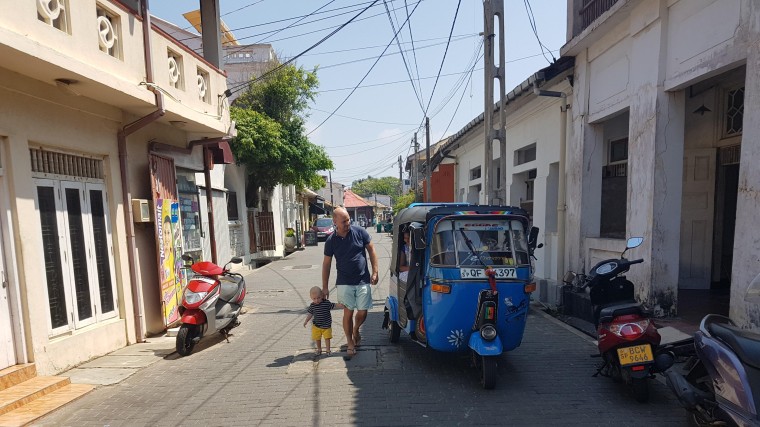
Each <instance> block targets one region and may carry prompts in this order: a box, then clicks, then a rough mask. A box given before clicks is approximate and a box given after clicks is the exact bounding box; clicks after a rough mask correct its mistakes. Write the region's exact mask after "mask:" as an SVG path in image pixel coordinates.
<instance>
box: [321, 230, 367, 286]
mask: <svg viewBox="0 0 760 427" xmlns="http://www.w3.org/2000/svg"><path fill="white" fill-rule="evenodd" d="M371 240H372V239H371V238H370V237H369V233H367V230H365V229H364V228H362V227H356V226H353V225H352V226H351V228H350V229H349V230H348V234H346V237H340V236H339V235H338V233H337V232H335V233H333V234H332V235H330V237H328V238H327V241H326V242H325V256H330V257H335V268H336V269H337V270H338V277H337V279H336V280H335V284H337V285H358V284H359V283H360V282H364V283H369V282H370V275H369V270H368V269H367V253H366V250H365V249H364V247H365V246H367V245H369V243H370V241H371Z"/></svg>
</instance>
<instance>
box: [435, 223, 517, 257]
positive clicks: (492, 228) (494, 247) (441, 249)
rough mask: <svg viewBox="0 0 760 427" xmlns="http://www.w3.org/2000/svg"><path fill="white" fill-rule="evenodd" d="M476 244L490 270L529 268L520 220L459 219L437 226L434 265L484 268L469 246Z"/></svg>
mask: <svg viewBox="0 0 760 427" xmlns="http://www.w3.org/2000/svg"><path fill="white" fill-rule="evenodd" d="M463 233H464V235H466V236H467V239H469V240H470V242H472V246H473V247H474V249H475V250H476V251H477V252H479V253H480V259H482V260H483V262H484V263H485V264H486V265H489V266H501V265H524V264H529V263H530V259H529V257H528V241H527V233H526V232H525V226H524V225H523V223H522V222H521V221H519V220H516V219H496V220H494V219H471V218H468V219H455V220H451V221H446V220H444V221H441V222H439V223H438V224H437V225H436V228H435V234H433V240H432V244H431V254H432V258H431V260H430V262H431V264H436V265H449V266H457V265H463V266H480V265H481V263H480V261H479V260H478V257H477V255H476V254H474V253H473V252H472V251H471V250H470V248H469V247H468V246H467V242H466V239H465V238H464V235H463Z"/></svg>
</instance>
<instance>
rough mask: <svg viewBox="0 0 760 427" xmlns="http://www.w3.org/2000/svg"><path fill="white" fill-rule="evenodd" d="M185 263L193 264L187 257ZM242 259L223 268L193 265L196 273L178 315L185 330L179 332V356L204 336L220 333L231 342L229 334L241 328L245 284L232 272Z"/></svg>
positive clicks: (210, 264) (237, 259)
mask: <svg viewBox="0 0 760 427" xmlns="http://www.w3.org/2000/svg"><path fill="white" fill-rule="evenodd" d="M182 259H184V260H186V261H192V258H189V256H187V255H183V257H182ZM241 262H243V259H242V258H239V257H234V258H232V259H231V260H230V261H229V262H228V263H227V264H225V265H224V267H219V266H218V265H216V264H214V263H212V262H209V261H200V262H196V263H194V264H193V265H192V266H191V267H190V268H191V269H192V270H193V272H194V273H195V276H193V277H192V278H191V279H190V282H189V283H188V284H187V287H186V288H185V291H184V292H183V294H182V304H181V305H180V307H179V313H180V316H181V319H182V326H180V328H179V331H178V332H177V353H179V354H180V356H187V355H189V354H190V353H192V351H193V347H195V344H197V343H198V342H199V341H200V340H201V338H203V336H205V335H209V334H212V333H214V332H216V331H219V332H220V333H221V334H222V335H224V337H225V339H227V342H229V338H228V334H229V332H230V330H231V329H232V328H234V327H236V326H238V325H240V322H239V321H238V315H239V314H240V310H241V309H242V308H243V299H245V280H244V279H243V276H242V275H240V274H238V273H232V272H230V271H229V268H228V266H229V265H230V264H240V263H241Z"/></svg>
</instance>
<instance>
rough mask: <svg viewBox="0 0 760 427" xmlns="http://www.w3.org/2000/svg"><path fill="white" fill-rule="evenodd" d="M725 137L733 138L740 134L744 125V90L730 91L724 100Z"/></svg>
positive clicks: (741, 88)
mask: <svg viewBox="0 0 760 427" xmlns="http://www.w3.org/2000/svg"><path fill="white" fill-rule="evenodd" d="M725 121H726V127H725V131H726V135H725V136H734V135H740V134H741V133H742V128H743V125H744V88H743V87H740V88H739V89H736V90H730V91H728V93H727V99H726V116H725Z"/></svg>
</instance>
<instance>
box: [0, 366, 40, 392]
mask: <svg viewBox="0 0 760 427" xmlns="http://www.w3.org/2000/svg"><path fill="white" fill-rule="evenodd" d="M36 376H37V368H36V367H35V366H34V363H22V364H20V365H13V366H11V367H8V368H5V369H2V370H0V390H5V389H7V388H11V387H13V386H14V385H16V384H20V383H22V382H24V381H26V380H28V379H31V378H34V377H36Z"/></svg>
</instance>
